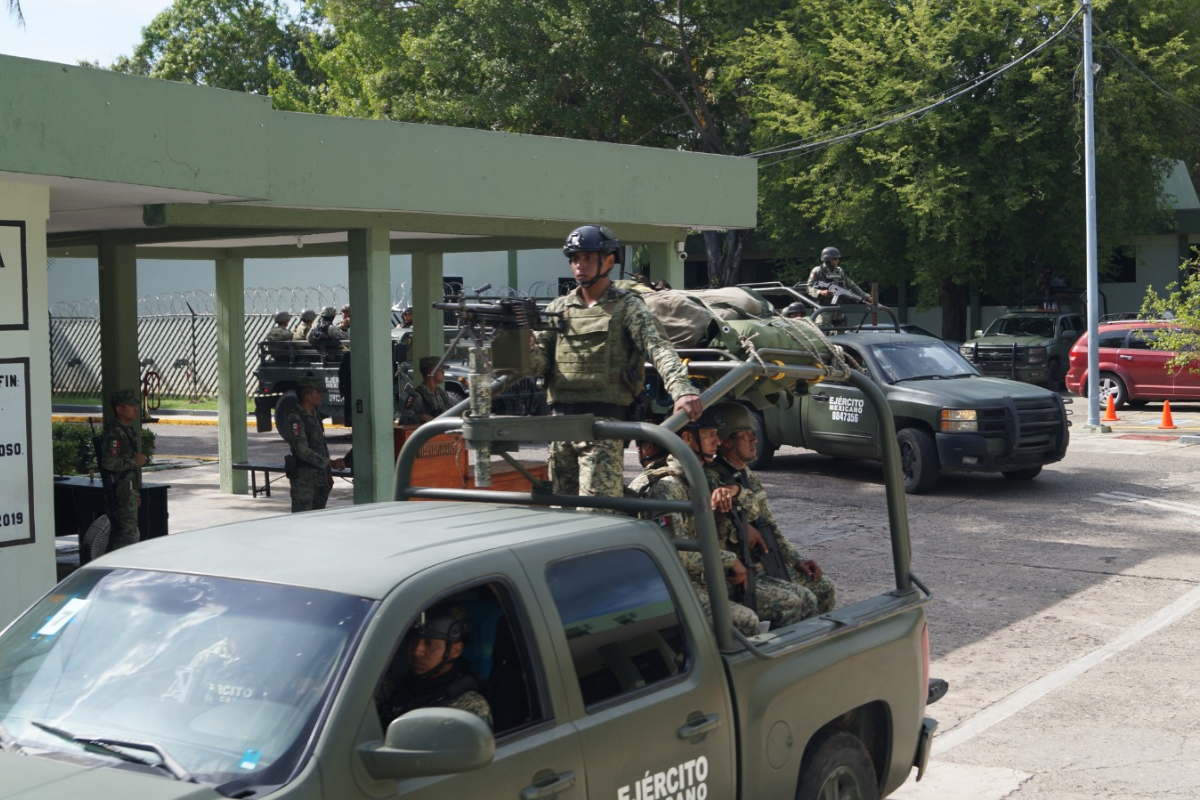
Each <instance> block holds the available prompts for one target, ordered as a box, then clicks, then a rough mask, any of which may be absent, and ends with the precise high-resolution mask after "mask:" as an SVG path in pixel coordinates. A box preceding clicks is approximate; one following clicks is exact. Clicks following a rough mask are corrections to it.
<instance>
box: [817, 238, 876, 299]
mask: <svg viewBox="0 0 1200 800" xmlns="http://www.w3.org/2000/svg"><path fill="white" fill-rule="evenodd" d="M841 263H842V253H841V251H840V250H838V249H837V248H836V247H826V248H825V249H824V250H822V251H821V263H820V264H817V265H816V266H815V267H813V268H812V272H810V273H808V293H809V295H811V296H812V297H814V298H816V299H817V300H818V301H820V303H821V305H823V306H831V305H833V304H834V303H836V302H837V300H838V298H837V295H835V294H834V292H833V291H832V290H831V289H829V288H828V286H826V287H825V288H817V287H815V286H814V285H813V284H831V285H833V286H840V287H842V288H843V289H849V290H850V291H852V292H857V293H858V295H859V297H866V296H867V293H866V292H864V291H863V290H862V289H861V288H860V287H859V285H858V284H857V283H855V282H854V281H852V280H850V277H849V276H848V275H846V271H845V270H844V269H842V267H841Z"/></svg>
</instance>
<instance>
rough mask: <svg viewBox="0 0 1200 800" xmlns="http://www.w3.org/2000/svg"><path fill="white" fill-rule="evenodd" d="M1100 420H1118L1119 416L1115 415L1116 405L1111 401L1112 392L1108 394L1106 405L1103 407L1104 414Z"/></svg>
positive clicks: (1119, 419)
mask: <svg viewBox="0 0 1200 800" xmlns="http://www.w3.org/2000/svg"><path fill="white" fill-rule="evenodd" d="M1100 421H1101V422H1120V421H1121V418H1120V417H1118V416H1117V405H1116V403H1114V402H1113V396H1112V393H1111V392H1109V395H1108V405H1107V406H1105V408H1104V416H1103V417H1102V418H1101V419H1100Z"/></svg>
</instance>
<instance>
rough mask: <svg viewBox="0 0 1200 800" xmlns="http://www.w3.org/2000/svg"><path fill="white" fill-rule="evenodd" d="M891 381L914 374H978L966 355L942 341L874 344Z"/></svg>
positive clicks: (941, 375)
mask: <svg viewBox="0 0 1200 800" xmlns="http://www.w3.org/2000/svg"><path fill="white" fill-rule="evenodd" d="M871 354H872V355H873V356H875V360H876V361H877V362H879V367H880V369H881V370H882V371H883V377H884V380H886V381H887V382H888V383H895V382H896V381H906V380H912V379H914V378H961V377H966V376H968V375H976V374H978V373H976V372H975V368H974V367H972V366H971V365H970V364H969V363H967V361H966V359H964V358H963V357H962V356H960V355H959V354H958V353H956V352H954V351H953V350H951V349H950V348H949V347H947V346H946V345H945V343H943V342H938V341H917V342H900V341H897V342H887V343H886V344H875V345H871Z"/></svg>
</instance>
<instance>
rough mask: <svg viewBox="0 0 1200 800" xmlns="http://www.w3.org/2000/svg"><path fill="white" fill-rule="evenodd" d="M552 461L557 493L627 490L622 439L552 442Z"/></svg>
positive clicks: (607, 493)
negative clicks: (620, 440)
mask: <svg viewBox="0 0 1200 800" xmlns="http://www.w3.org/2000/svg"><path fill="white" fill-rule="evenodd" d="M549 463H550V480H551V481H552V482H553V483H554V493H555V494H568V495H580V496H583V497H622V496H624V494H625V452H624V448H622V447H621V442H619V441H616V440H613V439H597V440H596V441H594V442H551V443H550V459H549Z"/></svg>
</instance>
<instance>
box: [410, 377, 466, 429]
mask: <svg viewBox="0 0 1200 800" xmlns="http://www.w3.org/2000/svg"><path fill="white" fill-rule="evenodd" d="M452 405H454V403H452V402H451V401H450V395H448V394H446V389H445V388H444V387H442V386H439V387H437V391H434V392H431V391H429V389H427V388H425V384H424V383H418V384H417V385H415V386H409V387H408V391H407V394H406V396H405V398H404V403H403V405H402V407H401V410H400V424H402V425H420V424H421V415H422V414H428V415H429V416H431V417H436V416H437V415H439V414H441V413H442V412H443V411H446V410H448V409H449V408H450V406H452Z"/></svg>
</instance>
